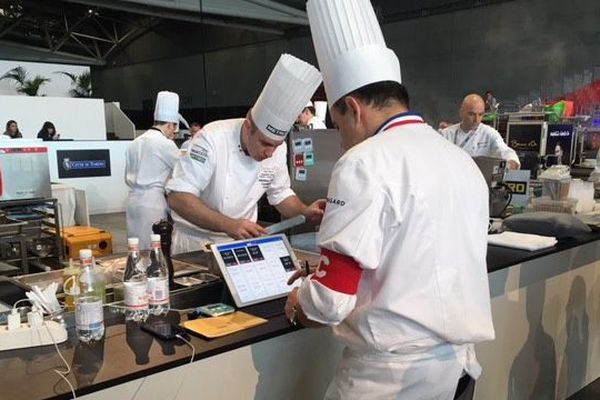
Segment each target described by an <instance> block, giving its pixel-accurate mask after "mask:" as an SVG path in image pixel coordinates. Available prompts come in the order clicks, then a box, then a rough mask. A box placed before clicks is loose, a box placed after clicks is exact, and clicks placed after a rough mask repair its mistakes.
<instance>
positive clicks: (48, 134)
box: [37, 121, 60, 142]
mask: <svg viewBox="0 0 600 400" xmlns="http://www.w3.org/2000/svg"><path fill="white" fill-rule="evenodd" d="M37 137H38V139H42V140H43V141H45V142H46V141H49V140H58V139H59V138H60V135H59V134H58V133H56V128H55V127H54V124H53V123H52V122H50V121H46V122H44V126H42V129H40V131H39V132H38V134H37Z"/></svg>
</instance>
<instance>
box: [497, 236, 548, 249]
mask: <svg viewBox="0 0 600 400" xmlns="http://www.w3.org/2000/svg"><path fill="white" fill-rule="evenodd" d="M556 242H557V240H556V238H555V237H552V236H540V235H532V234H529V233H519V232H503V233H499V234H496V235H488V243H489V244H493V245H496V246H503V247H512V248H515V249H521V250H529V251H534V250H541V249H545V248H548V247H552V246H554V245H555V244H556Z"/></svg>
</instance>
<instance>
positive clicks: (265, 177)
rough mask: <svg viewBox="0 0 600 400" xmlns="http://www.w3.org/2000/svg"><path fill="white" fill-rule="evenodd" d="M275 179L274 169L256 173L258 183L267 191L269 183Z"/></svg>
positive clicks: (264, 169) (265, 169)
mask: <svg viewBox="0 0 600 400" xmlns="http://www.w3.org/2000/svg"><path fill="white" fill-rule="evenodd" d="M273 179H275V169H274V168H263V169H262V170H261V171H260V172H259V173H258V181H259V182H260V184H261V185H262V187H263V188H264V189H268V188H269V186H271V183H272V182H273Z"/></svg>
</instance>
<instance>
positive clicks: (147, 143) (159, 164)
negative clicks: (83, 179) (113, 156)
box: [125, 91, 180, 249]
mask: <svg viewBox="0 0 600 400" xmlns="http://www.w3.org/2000/svg"><path fill="white" fill-rule="evenodd" d="M179 121H180V115H179V96H178V95H177V93H173V92H167V91H163V92H159V93H158V95H157V96H156V107H155V109H154V124H153V125H152V128H150V129H148V130H147V131H146V132H144V133H143V134H142V135H140V136H138V137H137V138H135V140H134V141H133V142H131V144H130V145H129V147H127V156H126V161H125V162H126V164H125V183H126V184H127V186H129V195H128V197H127V210H126V213H127V236H128V237H137V238H139V241H140V248H141V249H146V248H150V235H151V234H152V224H153V223H154V222H157V221H160V220H161V219H163V218H165V217H166V216H167V208H168V207H167V200H166V198H165V183H166V182H167V179H169V176H170V175H171V172H172V170H173V166H174V165H175V162H176V161H177V159H178V157H179V150H178V149H177V146H176V145H175V142H173V138H174V137H175V133H177V131H178V127H179Z"/></svg>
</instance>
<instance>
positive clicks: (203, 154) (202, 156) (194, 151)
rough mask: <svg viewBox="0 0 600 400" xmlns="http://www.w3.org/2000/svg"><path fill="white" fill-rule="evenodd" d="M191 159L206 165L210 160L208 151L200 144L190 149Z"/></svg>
mask: <svg viewBox="0 0 600 400" xmlns="http://www.w3.org/2000/svg"><path fill="white" fill-rule="evenodd" d="M190 157H191V158H192V160H194V161H198V162H199V163H202V164H204V163H205V162H206V159H207V158H208V150H207V149H206V148H204V147H202V146H200V145H199V144H195V145H193V146H192V148H191V149H190Z"/></svg>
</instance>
